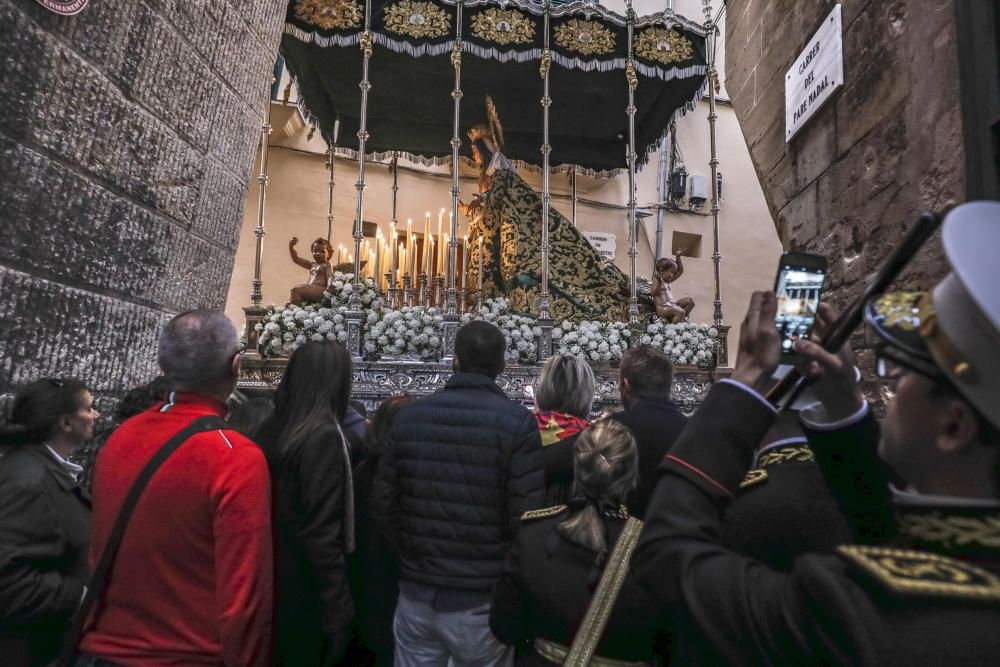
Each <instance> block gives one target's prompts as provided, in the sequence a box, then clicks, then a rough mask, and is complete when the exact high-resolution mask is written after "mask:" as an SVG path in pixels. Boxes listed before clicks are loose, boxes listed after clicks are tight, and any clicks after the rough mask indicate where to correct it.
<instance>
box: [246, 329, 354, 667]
mask: <svg viewBox="0 0 1000 667" xmlns="http://www.w3.org/2000/svg"><path fill="white" fill-rule="evenodd" d="M350 393H351V357H350V354H348V352H347V350H346V349H344V347H343V346H342V345H340V344H339V343H335V342H332V341H322V342H309V343H306V344H305V345H303V346H302V347H300V348H298V349H297V350H296V351H295V352H294V353H293V354H292V357H291V359H289V361H288V367H287V368H286V370H285V375H284V377H283V378H282V379H281V384H280V385H278V389H277V391H276V392H275V395H274V414H273V415H272V416H271V417H270V418H268V419H267V421H265V422H264V424H263V425H262V426H261V428H260V429H259V431H258V432H257V434H256V437H255V440H256V441H257V442H258V443H259V444H260V446H261V448H262V449H263V450H264V454H265V456H266V457H267V459H268V466H269V467H270V469H271V483H272V488H273V507H274V522H273V526H274V535H275V545H276V546H275V560H276V563H277V577H276V582H275V591H276V604H275V607H276V625H275V630H276V635H275V641H274V664H275V665H277V666H279V667H280V666H286V665H287V666H289V667H292V666H294V667H299V666H301V667H311V666H312V665H331V664H334V663H336V662H337V660H339V659H340V657H341V656H342V655H343V652H344V650H345V649H346V648H347V644H348V642H349V640H350V636H351V623H352V621H353V618H354V604H353V602H352V600H351V593H350V590H349V589H348V584H347V572H346V555H347V554H348V553H350V552H351V551H353V550H354V530H353V524H354V508H353V502H354V501H353V491H352V488H351V468H350V456H349V454H348V451H347V442H346V440H345V438H344V434H343V432H342V431H341V428H340V425H339V423H340V421H341V420H342V419H343V416H344V410H345V409H346V407H347V401H348V398H349V397H350Z"/></svg>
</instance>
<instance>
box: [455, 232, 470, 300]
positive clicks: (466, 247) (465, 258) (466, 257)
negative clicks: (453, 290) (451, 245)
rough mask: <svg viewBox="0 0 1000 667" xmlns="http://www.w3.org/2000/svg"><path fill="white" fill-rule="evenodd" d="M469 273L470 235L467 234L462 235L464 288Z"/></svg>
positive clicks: (464, 287)
mask: <svg viewBox="0 0 1000 667" xmlns="http://www.w3.org/2000/svg"><path fill="white" fill-rule="evenodd" d="M468 273H469V235H468V234H466V235H464V236H463V237H462V289H466V285H465V276H466V274H468ZM456 284H457V281H456Z"/></svg>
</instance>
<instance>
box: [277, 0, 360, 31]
mask: <svg viewBox="0 0 1000 667" xmlns="http://www.w3.org/2000/svg"><path fill="white" fill-rule="evenodd" d="M294 15H295V18H297V19H298V20H300V21H303V22H304V23H311V24H313V25H314V26H317V27H319V28H322V29H323V30H345V29H347V28H357V27H358V26H359V25H361V18H362V17H363V16H364V10H363V9H362V8H361V5H360V4H358V3H357V2H354V0H298V2H296V3H295V14H294Z"/></svg>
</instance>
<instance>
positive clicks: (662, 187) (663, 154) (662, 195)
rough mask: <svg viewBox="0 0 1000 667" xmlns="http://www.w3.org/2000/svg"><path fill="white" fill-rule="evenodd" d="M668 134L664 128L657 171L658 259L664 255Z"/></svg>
mask: <svg viewBox="0 0 1000 667" xmlns="http://www.w3.org/2000/svg"><path fill="white" fill-rule="evenodd" d="M667 137H668V134H667V131H666V130H664V131H663V134H662V135H661V136H660V169H659V172H658V173H657V181H656V194H657V199H659V200H660V205H659V207H658V208H657V209H656V259H660V258H661V257H663V221H664V219H665V218H666V213H667V212H666V209H665V208H664V207H665V206H666V205H667V178H668V176H667V174H668V172H667V157H668V152H669V151H670V147H669V146H670V145H669V143H668V139H667Z"/></svg>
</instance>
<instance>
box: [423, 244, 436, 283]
mask: <svg viewBox="0 0 1000 667" xmlns="http://www.w3.org/2000/svg"><path fill="white" fill-rule="evenodd" d="M425 251H426V254H427V261H425V262H424V266H425V267H426V270H425V271H424V273H426V274H427V276H428V278H430V277H432V271H434V235H433V234H431V235H430V236H428V237H427V247H426V248H425Z"/></svg>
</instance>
